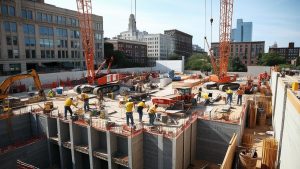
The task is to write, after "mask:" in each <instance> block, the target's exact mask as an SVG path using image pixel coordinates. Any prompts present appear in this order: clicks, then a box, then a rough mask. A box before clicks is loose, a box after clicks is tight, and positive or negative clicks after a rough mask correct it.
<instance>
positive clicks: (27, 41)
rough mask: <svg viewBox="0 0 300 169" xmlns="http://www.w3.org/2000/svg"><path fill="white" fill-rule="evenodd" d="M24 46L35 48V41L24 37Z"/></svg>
mask: <svg viewBox="0 0 300 169" xmlns="http://www.w3.org/2000/svg"><path fill="white" fill-rule="evenodd" d="M24 41H25V46H32V47H35V39H34V38H30V37H25V39H24Z"/></svg>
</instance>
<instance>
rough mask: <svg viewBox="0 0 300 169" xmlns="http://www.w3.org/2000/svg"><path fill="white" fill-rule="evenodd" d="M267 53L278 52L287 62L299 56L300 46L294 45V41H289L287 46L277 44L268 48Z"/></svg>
mask: <svg viewBox="0 0 300 169" xmlns="http://www.w3.org/2000/svg"><path fill="white" fill-rule="evenodd" d="M269 53H278V54H279V55H280V56H282V57H284V58H285V60H286V62H287V63H291V61H293V60H295V59H299V58H300V47H295V44H294V42H290V43H289V46H288V47H277V45H276V46H275V45H274V46H272V47H270V48H269Z"/></svg>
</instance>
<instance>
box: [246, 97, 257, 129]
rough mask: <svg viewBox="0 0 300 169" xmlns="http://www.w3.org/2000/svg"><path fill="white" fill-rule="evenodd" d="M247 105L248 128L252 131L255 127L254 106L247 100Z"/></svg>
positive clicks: (252, 102)
mask: <svg viewBox="0 0 300 169" xmlns="http://www.w3.org/2000/svg"><path fill="white" fill-rule="evenodd" d="M248 105H249V109H248V117H247V119H248V127H249V128H250V129H253V128H255V127H256V113H257V112H256V105H255V102H254V101H253V100H248Z"/></svg>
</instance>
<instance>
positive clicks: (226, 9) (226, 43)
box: [219, 0, 233, 78]
mask: <svg viewBox="0 0 300 169" xmlns="http://www.w3.org/2000/svg"><path fill="white" fill-rule="evenodd" d="M232 14H233V0H221V1H220V28H219V34H220V37H219V41H220V50H219V51H220V62H219V63H220V71H219V76H221V78H222V77H223V76H226V75H227V70H228V61H229V54H230V34H231V26H232Z"/></svg>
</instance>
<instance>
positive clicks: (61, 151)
mask: <svg viewBox="0 0 300 169" xmlns="http://www.w3.org/2000/svg"><path fill="white" fill-rule="evenodd" d="M56 120H57V132H58V146H59V155H60V166H61V168H64V158H63V147H62V140H61V134H62V132H61V125H60V121H59V118H57V119H56Z"/></svg>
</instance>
